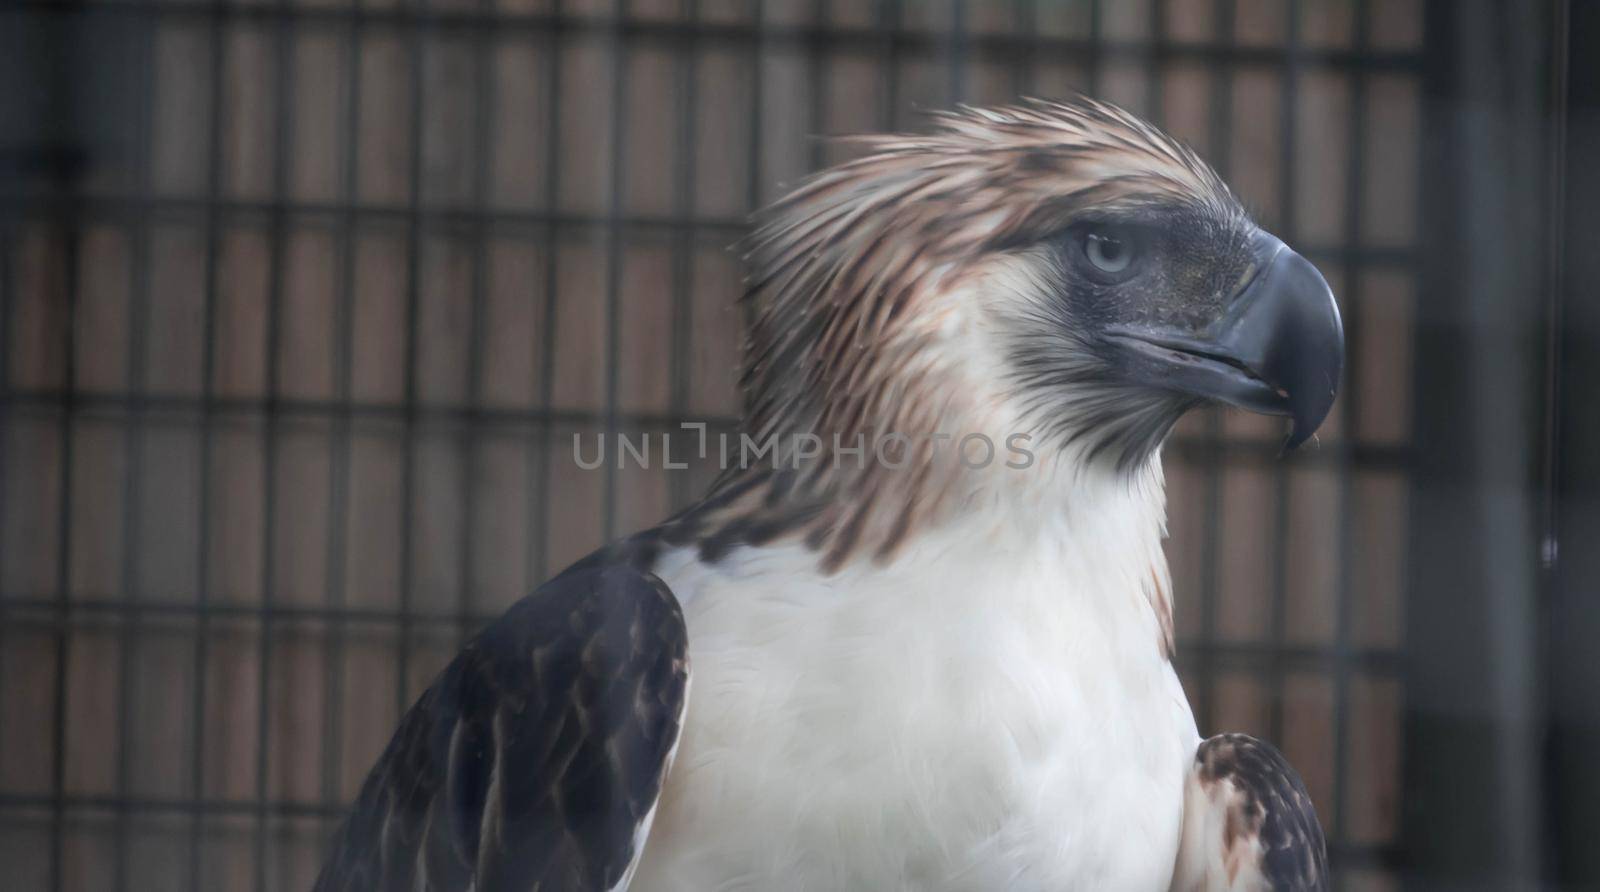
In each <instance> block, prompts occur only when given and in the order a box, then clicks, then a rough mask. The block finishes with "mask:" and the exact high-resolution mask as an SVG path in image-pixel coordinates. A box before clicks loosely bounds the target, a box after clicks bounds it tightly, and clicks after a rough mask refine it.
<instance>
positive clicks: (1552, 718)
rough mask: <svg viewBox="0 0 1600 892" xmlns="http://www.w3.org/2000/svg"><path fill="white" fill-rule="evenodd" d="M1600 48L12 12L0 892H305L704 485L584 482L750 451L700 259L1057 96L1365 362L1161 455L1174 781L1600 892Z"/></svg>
mask: <svg viewBox="0 0 1600 892" xmlns="http://www.w3.org/2000/svg"><path fill="white" fill-rule="evenodd" d="M1595 18H1596V14H1595V10H1594V9H1593V7H1592V6H1591V5H1590V4H1586V3H1582V2H1580V3H1578V4H1573V5H1572V8H1569V5H1568V4H1567V3H1565V2H1554V0H1552V2H1514V0H1503V2H1490V0H1463V2H1442V0H1427V2H1424V0H1383V2H1378V0H1366V2H1363V0H772V2H758V0H219V2H201V0H76V2H68V0H11V2H10V3H8V4H7V5H6V6H5V7H4V8H3V9H0V59H3V61H0V83H4V84H6V85H7V87H6V88H5V89H4V90H3V91H0V93H3V95H0V121H3V123H4V126H3V128H0V172H3V173H0V302H3V303H0V354H3V361H0V864H4V865H5V868H4V869H5V873H6V877H7V880H6V885H7V887H8V888H12V889H73V890H78V889H135V890H143V889H305V888H308V887H309V885H310V883H311V880H312V877H313V876H314V873H315V870H316V868H317V865H318V863H319V860H320V854H321V847H322V845H323V843H324V841H325V840H326V838H327V837H328V835H329V833H330V832H331V830H332V828H333V826H334V824H335V823H336V822H337V821H338V819H339V818H340V816H341V815H342V811H343V809H344V807H345V806H346V804H347V803H348V802H349V801H350V800H351V799H352V797H353V796H354V794H355V792H356V790H357V789H358V786H359V784H360V782H361V780H362V778H363V776H364V773H365V771H366V769H367V768H368V767H369V766H370V764H371V762H372V760H373V759H374V758H375V757H376V755H377V753H378V752H379V751H380V749H381V748H382V746H383V745H384V743H385V742H386V741H387V739H388V736H389V734H390V733H391V731H392V729H393V727H394V725H395V723H396V721H397V719H398V716H399V714H400V712H401V711H402V710H403V709H404V708H405V707H406V706H407V705H408V704H409V703H410V702H411V701H412V700H413V699H414V698H415V697H416V696H417V695H418V694H419V693H420V691H421V690H422V689H423V688H424V687H425V686H426V684H427V683H428V681H429V679H430V678H431V676H432V675H433V674H434V673H435V672H436V671H437V670H438V669H439V668H440V667H441V666H442V665H443V664H444V662H445V661H446V660H448V659H449V657H450V656H451V655H452V654H453V653H454V652H455V651H456V649H457V648H458V647H459V646H460V644H461V643H462V642H463V641H464V640H465V638H466V637H467V636H468V635H470V634H471V633H472V632H473V631H474V630H475V629H477V628H478V627H479V626H481V625H482V624H483V623H484V622H486V621H487V620H489V619H491V618H493V617H494V616H495V615H497V614H498V613H499V612H500V611H501V610H502V609H504V608H505V607H506V606H507V605H508V604H509V603H510V602H512V601H513V600H515V599H516V598H518V597H520V596H522V595H524V594H526V593H527V592H529V591H531V590H532V589H533V588H534V587H535V586H536V585H537V584H538V583H539V582H541V581H542V580H543V579H545V578H547V577H548V576H549V575H550V574H551V573H553V572H555V571H558V570H560V569H561V568H562V567H563V566H565V565H566V564H567V563H568V562H570V561H572V560H573V559H575V558H577V557H579V556H581V555H582V554H584V553H585V552H587V551H588V550H590V549H591V548H593V547H595V546H596V545H598V544H599V543H601V542H602V541H604V540H606V539H608V538H611V537H613V536H616V535H618V534H622V533H626V532H629V531H632V530H634V529H638V528H641V527H645V526H649V525H651V524H653V523H654V522H655V521H656V520H658V519H659V518H661V517H662V516H663V515H665V514H666V513H667V512H669V511H670V510H672V509H673V508H674V507H676V506H679V505H682V504H684V503H685V502H686V501H687V500H690V499H692V498H693V497H694V496H695V495H696V494H697V493H698V492H699V491H700V490H701V489H702V488H703V487H704V485H705V483H706V482H707V481H708V480H709V478H710V469H705V468H696V469H694V470H692V471H689V472H669V471H665V470H660V469H659V468H658V469H657V470H653V471H639V470H633V469H628V470H621V471H618V470H616V469H615V467H614V466H613V463H608V464H607V471H606V472H604V473H598V472H596V473H588V472H580V471H579V470H578V469H577V468H576V467H575V465H574V463H573V459H572V452H571V445H570V444H571V442H572V435H573V434H574V433H582V434H584V435H585V436H586V437H588V436H591V435H592V434H594V433H598V432H601V431H606V430H618V431H623V432H626V433H630V434H637V433H640V432H654V433H660V432H667V431H674V430H676V429H677V424H678V422H679V421H681V420H704V421H708V422H710V423H711V424H712V425H713V430H715V429H716V428H717V427H718V426H721V427H722V428H724V429H731V428H732V425H733V424H734V423H735V419H736V418H737V415H738V412H739V408H740V407H739V397H738V393H737V390H736V388H735V368H736V365H737V362H738V347H739V338H740V330H741V325H742V312H741V310H740V308H739V307H738V306H737V305H736V299H737V296H738V294H739V290H740V284H739V281H740V275H741V272H740V270H739V268H738V263H737V258H736V256H735V255H734V254H732V253H731V252H730V251H729V250H728V246H729V245H730V244H731V243H733V242H734V241H735V240H736V239H737V238H738V237H739V235H740V234H741V232H742V231H743V228H744V220H745V217H746V215H747V214H748V213H749V212H750V211H751V210H752V209H753V208H755V207H757V206H758V205H760V204H762V203H765V202H767V201H769V200H771V199H773V198H775V197H776V196H778V195H779V194H781V192H782V191H783V190H784V188H785V184H792V183H793V182H795V181H796V180H797V179H798V178H799V177H801V176H803V175H804V174H805V173H807V172H808V171H811V170H814V169H817V168H818V167H820V166H824V165H826V164H829V163H831V162H834V161H837V160H839V159H841V158H843V157H846V154H847V151H848V149H847V148H846V147H842V146H838V145H833V144H830V143H829V142H828V141H826V140H823V139H818V138H816V137H817V136H818V135H830V134H847V133H856V132H863V131H878V130H884V129H888V128H897V129H918V128H922V127H924V126H926V121H925V118H924V116H923V114H922V112H923V111H924V110H927V109H936V108H943V107H948V106H950V105H952V104H954V103H957V102H968V103H975V104H983V103H997V102H1004V101H1007V100H1010V99H1013V98H1015V97H1017V96H1022V95H1034V96H1044V97H1063V96H1066V95H1069V94H1071V93H1074V92H1080V91H1081V92H1085V93H1089V94H1091V95H1095V96H1099V97H1103V98H1106V99H1110V100H1113V101H1115V102H1118V103H1120V104H1122V105H1124V106H1126V107H1128V108H1130V109H1132V110H1134V111H1136V112H1139V113H1142V114H1144V115H1147V116H1149V117H1151V118H1152V119H1154V120H1156V121H1157V122H1159V123H1161V124H1162V125H1163V126H1165V127H1166V128H1168V129H1169V130H1170V131H1171V132H1173V133H1174V134H1176V135H1177V136H1179V137H1181V138H1183V139H1184V140H1186V141H1188V142H1190V143H1191V144H1193V145H1194V146H1195V147H1196V148H1197V149H1198V150H1199V151H1200V152H1201V153H1202V154H1203V155H1204V156H1205V157H1207V158H1208V159H1209V160H1210V161H1212V163H1214V164H1215V165H1216V166H1217V168H1218V169H1219V170H1220V171H1221V172H1222V173H1223V175H1224V176H1225V177H1226V178H1227V179H1228V180H1229V181H1230V182H1231V183H1232V184H1233V185H1234V187H1235V188H1236V190H1237V191H1238V192H1239V193H1240V195H1241V196H1242V197H1243V199H1244V200H1245V202H1246V203H1247V205H1248V206H1249V207H1250V208H1251V210H1252V211H1253V212H1254V213H1255V214H1256V216H1257V218H1258V219H1259V220H1260V222H1261V223H1262V224H1263V225H1264V226H1266V227H1267V228H1269V229H1271V230H1273V231H1274V232H1276V233H1278V234H1280V235H1282V236H1283V237H1284V238H1285V239H1286V240H1287V241H1289V242H1290V243H1291V244H1293V245H1295V246H1296V247H1297V248H1299V249H1300V250H1301V252H1302V253H1304V254H1305V255H1306V256H1307V257H1309V258H1310V259H1312V260H1313V261H1314V262H1316V263H1317V264H1318V265H1319V266H1320V267H1321V269H1322V270H1323V272H1324V273H1325V274H1326V276H1327V277H1328V279H1329V281H1330V282H1331V283H1332V284H1333V287H1334V290H1335V292H1336V293H1337V294H1338V296H1339V298H1340V300H1341V302H1342V309H1343V312H1344V318H1345V324H1346V331H1347V335H1348V338H1349V349H1350V361H1349V362H1348V368H1347V372H1348V374H1347V380H1346V381H1345V382H1344V385H1343V388H1342V394H1341V398H1340V402H1339V404H1338V405H1337V406H1336V407H1335V409H1334V413H1333V415H1332V416H1331V418H1330V419H1329V422H1328V423H1327V425H1326V426H1325V427H1324V428H1323V431H1322V433H1321V435H1320V437H1319V440H1318V442H1317V443H1315V444H1313V445H1312V446H1311V447H1309V448H1306V449H1302V450H1300V451H1298V452H1296V453H1295V454H1293V455H1290V456H1288V457H1287V458H1281V459H1280V457H1279V455H1278V448H1277V446H1278V442H1279V439H1280V436H1281V434H1280V432H1279V429H1278V428H1277V426H1276V425H1275V424H1273V423H1271V422H1269V421H1265V420H1263V419H1260V418H1257V417H1252V416H1247V415H1244V414H1236V413H1221V412H1215V413H1209V414H1199V415H1195V416H1193V417H1191V418H1189V419H1187V420H1186V421H1185V422H1184V424H1183V425H1182V427H1181V428H1180V430H1179V432H1178V433H1177V434H1176V435H1175V437H1174V440H1173V442H1172V443H1171V444H1170V445H1169V447H1168V449H1167V453H1166V455H1167V469H1168V479H1169V481H1170V486H1169V511H1170V519H1171V534H1172V535H1171V539H1170V541H1169V543H1168V551H1169V555H1170V557H1171V561H1172V564H1173V577H1174V580H1175V585H1176V589H1177V591H1176V596H1175V599H1176V602H1177V611H1178V617H1177V620H1178V633H1179V638H1180V646H1179V651H1180V655H1181V656H1180V661H1181V669H1182V673H1183V677H1184V682H1185V685H1186V687H1187V688H1188V691H1189V694H1190V697H1191V699H1192V701H1193V703H1194V706H1195V711H1196V716H1197V718H1198V720H1199V723H1200V727H1201V731H1202V733H1205V734H1210V733H1215V732H1218V731H1222V730H1233V731H1247V732H1249V733H1252V734H1256V735H1258V736H1261V737H1264V738H1267V739H1269V740H1272V741H1275V742H1277V743H1278V744H1279V745H1280V746H1281V747H1282V748H1283V749H1284V750H1285V751H1286V752H1287V754H1288V756H1289V758H1290V760H1291V761H1292V762H1293V763H1294V764H1295V765H1296V766H1298V768H1299V769H1300V770H1301V772H1302V773H1303V774H1304V776H1305V780H1306V783H1307V785H1308V787H1309V788H1310V790H1311V793H1312V795H1313V797H1314V799H1315V800H1316V804H1317V808H1318V811H1319V812H1320V814H1321V816H1322V820H1323V824H1324V826H1325V827H1326V829H1327V831H1328V837H1329V843H1330V850H1331V854H1332V857H1333V863H1334V865H1335V867H1336V868H1337V870H1338V875H1339V887H1340V888H1344V889H1396V888H1484V889H1504V888H1525V887H1533V886H1548V887H1551V888H1555V887H1574V888H1576V887H1586V886H1589V885H1590V884H1595V883H1600V865H1597V864H1596V861H1597V859H1600V854H1597V853H1596V852H1595V851H1594V850H1595V849H1596V848H1597V847H1595V846H1593V845H1592V843H1590V842H1589V837H1590V836H1591V835H1592V833H1593V832H1594V831H1595V830H1597V829H1600V768H1595V767H1591V766H1590V762H1591V761H1594V759H1595V754H1596V753H1597V752H1600V736H1597V735H1596V733H1595V731H1594V729H1595V727H1596V724H1597V723H1596V713H1597V712H1600V671H1597V667H1596V666H1595V665H1594V661H1595V659H1596V657H1595V656H1594V651H1595V648H1593V647H1592V646H1590V645H1589V643H1588V642H1589V640H1590V639H1589V635H1590V634H1593V633H1595V632H1600V616H1597V615H1596V614H1597V612H1600V607H1597V606H1596V605H1594V604H1592V603H1591V601H1592V596H1593V595H1594V593H1595V591H1596V590H1597V587H1596V586H1595V585H1594V583H1595V581H1596V580H1600V572H1596V567H1595V562H1596V560H1597V559H1600V558H1597V556H1596V555H1595V554H1590V553H1586V545H1587V543H1588V542H1591V541H1594V540H1593V538H1592V536H1593V535H1594V534H1597V533H1600V530H1597V523H1600V522H1597V519H1596V513H1595V509H1594V500H1593V492H1594V486H1593V481H1594V480H1595V479H1596V477H1597V476H1600V473H1597V472H1600V468H1597V467H1596V465H1597V458H1596V456H1600V442H1597V441H1600V431H1597V422H1596V418H1595V416H1596V413H1595V411H1594V410H1593V406H1594V405H1595V399H1596V397H1600V392H1597V390H1600V386H1597V384H1596V382H1597V381H1600V369H1596V368H1594V366H1595V365H1596V360H1595V359H1593V358H1591V355H1592V353H1593V351H1592V349H1591V347H1592V342H1593V334H1592V333H1593V332H1594V330H1595V328H1596V326H1595V318H1596V315H1597V314H1596V308H1595V306H1594V301H1595V298H1594V297H1593V296H1592V295H1590V294H1589V293H1588V290H1587V289H1585V288H1584V287H1582V283H1583V282H1584V281H1587V280H1588V279H1587V276H1586V274H1587V273H1594V274H1595V275H1597V276H1600V270H1597V269H1594V267H1595V265H1596V262H1597V261H1596V259H1595V258H1594V257H1592V256H1588V255H1590V254H1592V253H1593V252H1592V251H1588V252H1585V251H1584V250H1583V248H1584V247H1585V246H1586V245H1587V246H1590V247H1592V245H1593V244H1594V240H1593V236H1594V234H1595V233H1596V232H1597V231H1600V230H1597V229H1596V227H1595V224H1596V219H1595V217H1596V211H1595V210H1593V209H1594V208H1596V207H1600V189H1597V188H1596V185H1597V182H1596V181H1597V173H1596V172H1595V171H1593V170H1591V169H1590V168H1593V167H1594V163H1593V162H1594V161H1595V160H1596V159H1597V157H1600V156H1597V155H1596V154H1595V152H1594V149H1595V147H1596V146H1597V136H1596V128H1595V125H1594V117H1593V109H1594V103H1595V100H1596V97H1595V95H1594V94H1595V92H1596V90H1597V86H1596V85H1597V84H1600V71H1597V70H1596V69H1597V68H1600V64H1597V63H1595V62H1591V61H1589V60H1588V59H1587V57H1586V55H1585V54H1583V53H1581V52H1570V53H1569V47H1577V46H1578V45H1579V44H1578V37H1577V35H1579V34H1581V33H1585V32H1587V33H1589V34H1591V35H1592V34H1595V33H1596V31H1595V27H1594V26H1595V24H1596V23H1595V21H1593V20H1594V19H1595ZM1591 45H1592V44H1591ZM1569 174H1570V176H1569ZM586 442H592V440H587V439H586ZM683 451H685V452H686V451H687V450H683ZM1563 545H1564V546H1565V548H1566V549H1567V551H1566V553H1563V552H1562V551H1561V548H1562V546H1563ZM1588 551H1594V549H1588Z"/></svg>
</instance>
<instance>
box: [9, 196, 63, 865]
mask: <svg viewBox="0 0 1600 892" xmlns="http://www.w3.org/2000/svg"><path fill="white" fill-rule="evenodd" d="M11 226H12V222H11V220H10V219H8V217H7V215H4V214H0V511H3V510H5V506H6V504H7V502H6V492H7V487H8V485H9V484H10V480H9V479H8V475H7V474H6V468H7V467H8V466H7V464H6V452H7V450H8V449H9V448H10V442H9V441H10V436H9V433H10V431H11V397H12V393H11V357H13V356H15V355H16V353H15V352H13V350H12V344H11V307H12V306H13V304H14V303H15V294H16V287H17V286H16V279H15V278H14V271H13V269H12V261H11V251H12V245H13V239H12V235H11ZM5 560H6V541H5V524H4V523H3V522H0V567H4V566H5ZM4 600H5V592H4V591H3V586H0V602H3V601H4ZM5 631H6V630H5V625H4V624H0V648H3V647H5V644H6V640H5V639H6V636H5ZM4 669H5V665H4V661H0V691H4V690H5V675H4ZM4 752H5V737H4V735H0V755H3V754H4ZM54 861H55V859H54V858H53V857H52V858H51V862H52V863H54Z"/></svg>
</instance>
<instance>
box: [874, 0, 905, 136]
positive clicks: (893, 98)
mask: <svg viewBox="0 0 1600 892" xmlns="http://www.w3.org/2000/svg"><path fill="white" fill-rule="evenodd" d="M902 18H903V10H902V8H901V5H900V0H883V7H882V9H881V10H880V11H879V20H878V29H879V31H880V32H881V34H882V39H883V59H884V66H885V67H886V68H887V69H888V71H887V72H886V74H885V75H884V78H883V129H884V132H886V133H887V132H890V131H893V130H898V129H899V127H898V126H897V125H896V121H897V115H898V113H899V110H900V41H898V40H896V39H895V32H896V31H898V30H900V25H901V19H902Z"/></svg>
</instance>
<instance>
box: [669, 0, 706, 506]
mask: <svg viewBox="0 0 1600 892" xmlns="http://www.w3.org/2000/svg"><path fill="white" fill-rule="evenodd" d="M685 3H686V9H685V13H684V14H685V15H686V16H687V18H688V21H689V23H690V26H691V28H693V29H695V30H694V31H691V36H690V38H689V42H688V44H687V45H685V46H681V47H680V48H679V52H680V53H682V55H681V56H680V57H679V59H678V87H679V88H678V146H677V152H678V157H677V162H678V164H677V166H678V173H677V177H676V182H677V187H676V189H675V190H674V194H673V203H672V205H673V212H674V213H675V214H677V215H678V216H679V217H682V218H683V219H686V220H688V221H690V225H688V226H684V227H680V228H679V229H678V230H677V231H676V232H674V234H673V241H672V395H671V404H670V408H669V410H668V411H669V413H670V414H671V415H672V417H673V418H677V419H682V418H684V417H686V416H687V413H688V411H689V386H690V378H689V372H690V369H691V366H692V363H691V362H690V357H691V356H692V355H693V354H692V353H691V350H692V343H693V342H692V340H691V339H692V337H693V330H692V323H693V316H694V306H693V303H692V302H691V301H690V299H689V295H690V289H691V288H692V287H693V279H694V250H695V245H696V244H697V243H698V238H699V232H700V230H699V227H697V226H696V225H695V213H696V210H697V208H696V201H695V187H696V182H695V158H694V151H695V145H696V142H697V140H696V133H695V129H696V128H695V123H696V121H695V115H696V113H697V111H698V108H699V98H700V97H699V61H700V41H699V39H698V37H697V36H696V35H697V32H698V26H699V24H700V3H699V0H685ZM672 433H673V432H671V431H669V432H668V434H667V436H668V437H671V436H672ZM663 442H665V441H663ZM663 466H664V463H663ZM666 473H668V474H670V476H669V477H668V479H667V493H668V499H669V501H670V503H671V505H672V510H674V511H676V510H678V509H679V508H680V507H682V506H683V505H685V504H686V503H687V502H688V501H689V499H690V498H691V497H692V494H691V493H690V492H689V481H690V477H689V475H688V474H686V473H683V472H681V471H680V472H677V473H673V472H672V471H670V470H669V471H667V472H666Z"/></svg>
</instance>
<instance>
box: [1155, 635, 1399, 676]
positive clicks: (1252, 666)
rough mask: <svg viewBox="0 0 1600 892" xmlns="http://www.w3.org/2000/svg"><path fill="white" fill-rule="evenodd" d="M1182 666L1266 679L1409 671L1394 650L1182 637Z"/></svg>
mask: <svg viewBox="0 0 1600 892" xmlns="http://www.w3.org/2000/svg"><path fill="white" fill-rule="evenodd" d="M1176 651H1177V662H1178V667H1179V668H1180V669H1182V670H1185V671H1187V670H1189V669H1190V668H1195V667H1194V666H1193V665H1192V664H1196V663H1198V664H1201V665H1205V666H1209V667H1210V668H1211V669H1212V670H1213V671H1234V672H1250V673H1255V674H1259V675H1261V676H1262V677H1265V678H1272V677H1277V676H1280V675H1283V674H1289V673H1295V672H1304V673H1315V674H1322V675H1331V674H1332V673H1333V672H1334V671H1335V670H1336V668H1337V667H1338V666H1340V665H1344V666H1345V667H1347V668H1351V669H1355V670H1359V671H1362V672H1366V673H1370V674H1377V675H1387V676H1398V675H1400V674H1401V673H1402V672H1403V671H1404V670H1405V665H1404V655H1403V654H1402V653H1401V652H1400V651H1399V650H1395V649H1392V648H1384V647H1352V648H1350V649H1349V650H1348V651H1342V650H1340V649H1339V647H1338V646H1337V645H1336V644H1334V643H1331V642H1330V643H1329V644H1327V645H1310V644H1276V643H1274V642H1272V641H1259V642H1256V641H1216V640H1209V641H1208V640H1205V639H1200V638H1183V637H1179V638H1178V641H1177V644H1176Z"/></svg>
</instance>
